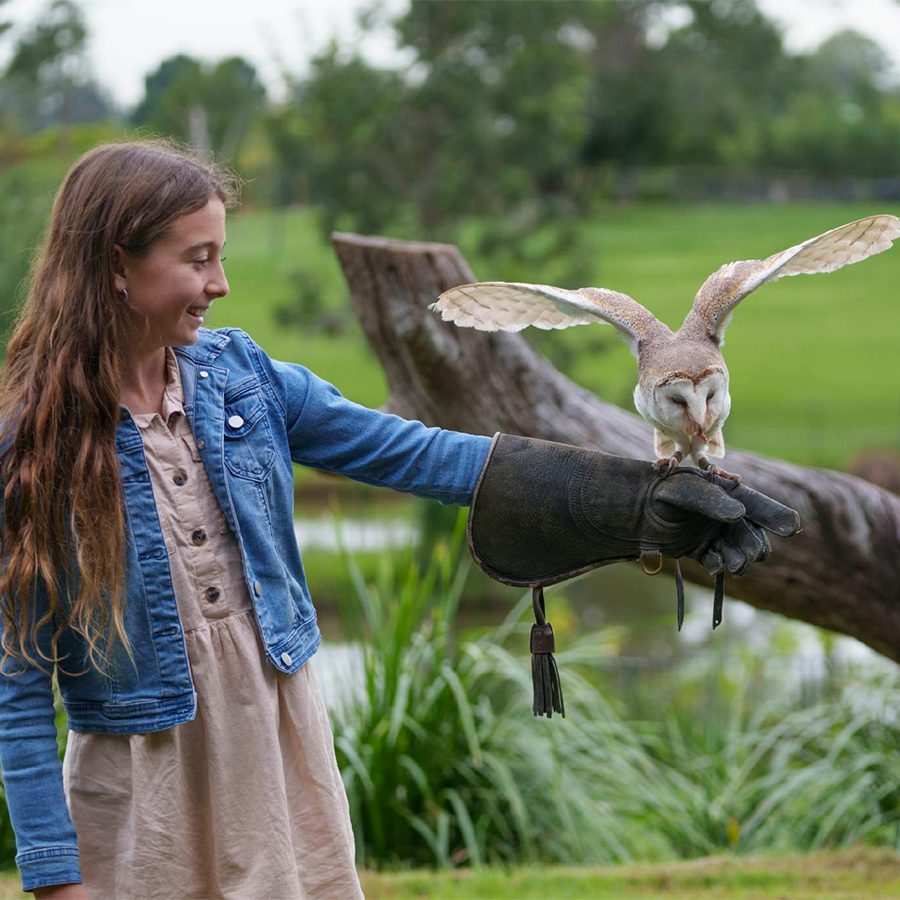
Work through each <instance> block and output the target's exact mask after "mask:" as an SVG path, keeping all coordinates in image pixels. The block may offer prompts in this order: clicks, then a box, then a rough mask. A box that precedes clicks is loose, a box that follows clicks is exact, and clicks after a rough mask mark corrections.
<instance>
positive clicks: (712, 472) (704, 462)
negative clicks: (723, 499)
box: [697, 456, 741, 483]
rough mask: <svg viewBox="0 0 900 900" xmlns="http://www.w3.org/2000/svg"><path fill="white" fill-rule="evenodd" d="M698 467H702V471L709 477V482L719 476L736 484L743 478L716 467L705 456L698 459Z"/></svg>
mask: <svg viewBox="0 0 900 900" xmlns="http://www.w3.org/2000/svg"><path fill="white" fill-rule="evenodd" d="M697 465H698V466H700V468H701V469H703V471H704V472H705V473H706V474H707V475H708V476H709V480H710V481H712V480H713V478H715V477H716V476H717V475H718V476H719V478H728V479H729V480H731V481H734V482H738V483H739V482H740V480H741V476H740V475H736V474H735V473H734V472H728V471H726V470H725V469H720V468H719V467H718V466H714V465H713V464H712V463H711V462H710V461H709V460H708V459H707V458H706V457H705V456H700V457H698V458H697Z"/></svg>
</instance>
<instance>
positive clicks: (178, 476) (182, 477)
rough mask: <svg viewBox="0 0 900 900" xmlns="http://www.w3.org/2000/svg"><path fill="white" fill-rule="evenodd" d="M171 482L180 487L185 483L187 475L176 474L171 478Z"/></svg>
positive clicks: (182, 473)
mask: <svg viewBox="0 0 900 900" xmlns="http://www.w3.org/2000/svg"><path fill="white" fill-rule="evenodd" d="M172 481H174V482H175V484H177V485H178V486H179V487H180V486H181V485H183V484H184V483H185V482H186V481H187V475H186V474H185V473H184V472H176V473H175V474H174V475H173V476H172Z"/></svg>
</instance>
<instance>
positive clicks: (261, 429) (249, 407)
mask: <svg viewBox="0 0 900 900" xmlns="http://www.w3.org/2000/svg"><path fill="white" fill-rule="evenodd" d="M266 412H267V407H266V402H265V400H264V399H263V395H262V391H261V390H260V387H259V384H258V382H257V381H256V380H255V379H254V380H253V381H252V382H250V383H246V382H245V383H244V384H238V385H236V386H235V388H234V389H233V390H232V392H231V393H228V392H226V394H225V465H226V466H227V467H228V470H229V471H230V472H231V474H232V475H234V476H236V477H237V478H246V479H247V480H249V481H265V480H266V478H268V476H269V473H270V472H271V471H272V466H273V464H274V463H275V447H274V442H273V440H272V429H271V427H270V426H269V420H268V416H267V415H266Z"/></svg>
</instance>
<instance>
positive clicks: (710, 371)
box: [429, 215, 900, 480]
mask: <svg viewBox="0 0 900 900" xmlns="http://www.w3.org/2000/svg"><path fill="white" fill-rule="evenodd" d="M898 236H900V219H898V218H897V217H895V216H891V215H879V216H870V217H869V218H866V219H859V220H858V221H856V222H850V223H849V224H847V225H842V226H840V227H839V228H834V229H832V230H831V231H826V232H825V233H824V234H820V235H819V236H818V237H813V238H810V239H809V240H806V241H804V242H803V243H802V244H797V245H796V246H795V247H791V248H789V249H788V250H783V251H781V252H780V253H775V254H774V255H772V256H769V257H768V258H767V259H763V260H757V259H754V260H742V261H739V262H732V263H727V264H726V265H724V266H722V267H721V268H720V269H718V270H716V271H715V272H714V273H713V274H712V275H710V276H709V278H707V279H706V281H705V282H704V283H703V285H702V287H701V288H700V290H699V291H698V292H697V296H696V297H695V298H694V303H693V306H692V307H691V310H690V312H688V314H687V316H686V318H685V320H684V322H683V324H682V325H681V327H680V328H679V329H678V331H676V332H674V333H673V332H672V330H671V329H670V328H669V327H668V326H667V325H664V324H663V323H662V322H660V321H659V319H657V318H656V317H655V316H654V315H653V314H652V313H651V312H650V311H649V310H647V309H645V308H644V307H643V306H641V304H640V303H638V302H637V301H636V300H633V299H632V298H631V297H629V296H627V295H626V294H620V293H618V292H616V291H611V290H607V289H605V288H581V289H579V290H565V289H563V288H557V287H550V286H549V285H545V284H519V283H513V282H502V281H486V282H478V283H475V284H463V285H460V286H459V287H455V288H452V289H451V290H449V291H444V293H442V294H441V295H440V297H439V298H438V300H437V301H436V302H435V303H432V304H431V305H430V306H429V309H432V310H435V311H437V312H439V313H440V314H441V316H442V318H443V319H444V320H445V321H449V322H455V323H456V324H457V325H462V326H467V327H470V328H477V329H479V330H481V331H498V330H501V331H521V330H522V329H523V328H525V327H526V326H528V325H534V326H535V327H537V328H544V329H550V328H568V327H569V326H570V325H587V324H589V323H591V322H608V323H609V324H610V325H613V326H615V328H616V330H617V331H618V333H619V335H620V336H621V337H622V338H624V339H625V341H626V342H627V343H628V344H629V346H630V348H631V351H632V353H634V355H635V356H636V357H637V360H638V382H637V385H636V387H635V389H634V405H635V407H636V409H637V411H638V412H639V413H640V414H641V416H643V418H644V419H646V420H647V421H648V422H649V423H650V424H651V425H652V426H653V428H654V432H653V435H654V438H653V447H654V451H655V454H656V457H657V461H656V463H655V465H656V467H657V468H658V469H659V470H660V471H661V472H664V473H665V472H670V471H671V470H672V469H673V468H674V467H675V466H677V465H678V464H679V463H681V462H682V461H683V460H685V459H689V458H693V460H694V461H695V462H696V464H697V465H698V466H699V467H700V468H702V469H705V470H707V471H708V472H709V473H710V474H718V475H722V476H725V477H728V478H733V479H735V480H739V478H738V476H737V475H732V474H731V473H729V472H726V471H725V470H723V469H720V468H719V467H717V466H714V465H712V464H711V463H710V461H709V457H711V456H712V457H722V456H724V455H725V441H724V439H723V437H722V426H723V425H724V424H725V420H726V419H727V418H728V413H729V412H730V410H731V397H730V395H729V393H728V368H727V367H726V365H725V360H724V358H723V357H722V353H721V347H722V345H723V343H724V334H725V328H726V327H727V326H728V323H729V322H730V320H731V315H732V312H733V311H734V308H735V307H736V306H737V305H738V303H740V302H741V300H743V299H744V297H746V296H747V295H748V294H750V293H752V292H753V291H755V290H756V289H757V288H758V287H760V286H761V285H763V284H765V283H766V282H767V281H774V280H775V279H777V278H782V277H784V276H785V275H800V274H813V273H816V272H833V271H834V270H835V269H839V268H841V266H846V265H848V264H849V263H854V262H859V261H860V260H862V259H865V258H866V257H867V256H872V255H873V254H875V253H881V252H882V251H883V250H887V249H888V248H889V247H890V246H891V243H892V242H893V240H894V239H895V238H896V237H898Z"/></svg>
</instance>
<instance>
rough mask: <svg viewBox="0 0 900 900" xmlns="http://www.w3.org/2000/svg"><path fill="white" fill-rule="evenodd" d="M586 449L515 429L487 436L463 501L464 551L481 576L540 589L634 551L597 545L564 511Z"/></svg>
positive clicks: (577, 481) (617, 544) (585, 458)
mask: <svg viewBox="0 0 900 900" xmlns="http://www.w3.org/2000/svg"><path fill="white" fill-rule="evenodd" d="M598 455H599V454H597V453H596V452H594V451H589V450H584V449H582V448H581V447H574V446H571V445H569V444H558V443H555V442H552V441H542V440H538V439H536V438H526V437H521V436H519V435H510V434H503V433H500V432H498V433H497V434H495V435H494V439H493V443H492V444H491V448H490V451H489V453H488V457H487V460H486V461H485V464H484V467H483V468H482V471H481V475H480V476H479V479H478V484H477V485H476V487H475V492H474V494H473V497H472V503H471V505H470V507H469V519H468V528H467V538H468V544H469V550H470V551H471V553H472V557H473V558H474V560H475V562H476V563H477V564H478V566H479V568H481V569H482V570H483V571H484V572H485V573H486V574H487V575H489V576H490V577H491V578H493V579H495V580H496V581H501V582H503V583H504V584H511V585H515V586H517V587H544V586H546V585H550V584H556V583H557V582H559V581H564V580H566V579H568V578H573V577H575V576H576V575H581V574H582V573H584V572H588V571H590V570H591V569H596V568H598V567H599V566H603V565H607V564H609V563H613V562H619V561H621V560H627V559H637V558H638V555H639V552H636V551H635V550H634V549H633V548H629V547H626V546H623V545H622V544H621V543H620V542H618V541H616V540H614V539H613V540H611V541H609V542H607V543H606V546H604V541H603V540H598V535H597V534H596V533H592V534H587V533H585V531H584V530H583V529H582V528H581V527H580V526H579V523H578V521H577V520H576V518H575V517H574V516H573V514H572V510H571V507H570V496H573V491H574V492H576V493H577V486H578V485H579V484H580V483H581V481H582V480H583V478H584V474H585V471H586V468H587V462H588V460H590V459H591V458H595V457H597V456H598Z"/></svg>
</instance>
